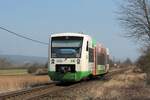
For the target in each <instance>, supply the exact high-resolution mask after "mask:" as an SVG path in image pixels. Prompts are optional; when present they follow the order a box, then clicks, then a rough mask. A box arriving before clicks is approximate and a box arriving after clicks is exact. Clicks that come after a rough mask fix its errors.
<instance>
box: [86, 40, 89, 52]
mask: <svg viewBox="0 0 150 100" xmlns="http://www.w3.org/2000/svg"><path fill="white" fill-rule="evenodd" d="M88 49H89V42H88V41H87V44H86V51H88Z"/></svg>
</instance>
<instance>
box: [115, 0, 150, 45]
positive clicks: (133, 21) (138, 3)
mask: <svg viewBox="0 0 150 100" xmlns="http://www.w3.org/2000/svg"><path fill="white" fill-rule="evenodd" d="M119 10H120V11H119V13H118V14H119V21H120V23H121V25H123V27H124V28H125V33H126V34H125V36H127V37H131V38H134V39H135V40H137V41H140V42H141V41H142V42H143V41H144V42H145V43H150V1H149V0H124V1H123V4H122V5H121V6H120V9H119Z"/></svg>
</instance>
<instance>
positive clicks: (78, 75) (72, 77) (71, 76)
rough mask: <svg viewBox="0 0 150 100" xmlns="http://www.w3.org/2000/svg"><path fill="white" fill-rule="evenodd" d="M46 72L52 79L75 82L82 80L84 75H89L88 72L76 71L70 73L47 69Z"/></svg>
mask: <svg viewBox="0 0 150 100" xmlns="http://www.w3.org/2000/svg"><path fill="white" fill-rule="evenodd" d="M48 74H49V76H50V78H51V80H53V81H64V82H76V81H80V80H82V79H83V78H85V77H88V76H89V75H90V72H89V71H78V72H75V73H71V72H67V73H60V72H54V71H49V72H48Z"/></svg>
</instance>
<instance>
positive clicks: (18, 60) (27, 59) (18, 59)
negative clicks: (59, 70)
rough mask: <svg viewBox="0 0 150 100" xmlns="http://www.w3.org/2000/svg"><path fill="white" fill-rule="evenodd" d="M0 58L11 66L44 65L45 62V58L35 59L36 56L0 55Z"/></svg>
mask: <svg viewBox="0 0 150 100" xmlns="http://www.w3.org/2000/svg"><path fill="white" fill-rule="evenodd" d="M0 58H5V59H7V60H8V61H9V62H11V63H13V64H25V63H41V64H45V63H46V62H47V57H36V56H23V55H0Z"/></svg>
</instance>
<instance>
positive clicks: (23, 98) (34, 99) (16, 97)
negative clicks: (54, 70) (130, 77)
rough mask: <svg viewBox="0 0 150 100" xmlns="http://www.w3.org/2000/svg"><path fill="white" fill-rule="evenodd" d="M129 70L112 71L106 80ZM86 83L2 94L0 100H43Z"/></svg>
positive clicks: (40, 87)
mask: <svg viewBox="0 0 150 100" xmlns="http://www.w3.org/2000/svg"><path fill="white" fill-rule="evenodd" d="M128 69H129V68H124V69H117V70H113V71H110V72H109V73H108V74H106V75H105V78H106V80H109V79H110V78H111V76H113V75H116V74H119V73H123V72H124V71H126V70H128ZM88 82H90V81H88ZM86 83H87V81H81V82H78V83H76V84H72V85H68V86H63V85H56V83H49V84H47V85H43V86H39V87H34V88H30V89H25V90H20V91H14V92H9V93H4V94H0V100H42V98H45V97H49V94H51V93H57V92H59V91H61V90H67V89H70V88H75V87H77V86H81V85H84V84H86ZM46 100H47V99H46Z"/></svg>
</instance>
